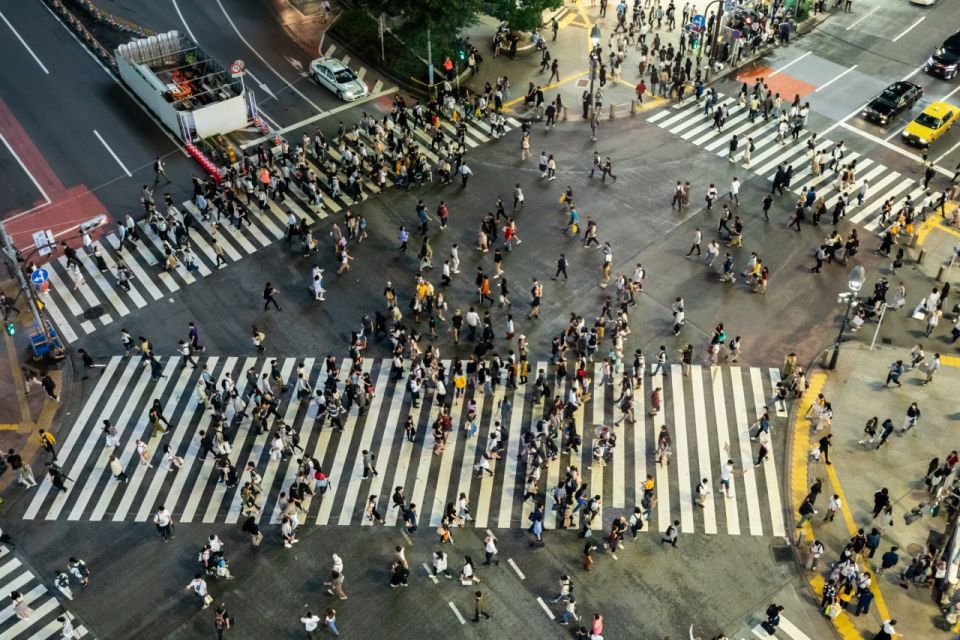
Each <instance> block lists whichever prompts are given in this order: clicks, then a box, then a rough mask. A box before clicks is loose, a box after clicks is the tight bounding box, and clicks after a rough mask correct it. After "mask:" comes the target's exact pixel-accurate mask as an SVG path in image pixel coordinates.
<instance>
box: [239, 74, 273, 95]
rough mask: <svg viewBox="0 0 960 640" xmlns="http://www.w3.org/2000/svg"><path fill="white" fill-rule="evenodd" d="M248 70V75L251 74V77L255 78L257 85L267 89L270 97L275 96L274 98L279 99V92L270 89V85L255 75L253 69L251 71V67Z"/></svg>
mask: <svg viewBox="0 0 960 640" xmlns="http://www.w3.org/2000/svg"><path fill="white" fill-rule="evenodd" d="M246 71H247V75H248V76H250V79H251V80H253V81H254V82H256V83H257V85H259V87H260V88H261V89H263V90H264V91H266V92H267V95H268V96H270V97H271V98H273V99H274V100H276V99H277V94H275V93H274V92H273V91H270V87H268V86H267V85H266V84H264V83H263V82H262V81H261V80H260V78H258V77H257V76H255V75H253V71H250V69H247V70H246Z"/></svg>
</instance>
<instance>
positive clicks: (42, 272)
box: [30, 269, 50, 286]
mask: <svg viewBox="0 0 960 640" xmlns="http://www.w3.org/2000/svg"><path fill="white" fill-rule="evenodd" d="M49 278H50V274H49V273H47V270H46V269H36V270H35V271H34V272H33V273H31V274H30V282H32V283H33V284H35V285H37V286H40V285H41V284H43V283H44V282H46V281H47V280H48V279H49Z"/></svg>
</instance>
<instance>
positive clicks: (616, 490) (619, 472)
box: [610, 373, 637, 509]
mask: <svg viewBox="0 0 960 640" xmlns="http://www.w3.org/2000/svg"><path fill="white" fill-rule="evenodd" d="M614 376H616V373H614ZM614 384H616V382H614ZM629 384H630V385H631V386H632V385H633V381H632V380H631V381H630V383H629ZM614 395H616V394H614ZM634 395H637V394H634ZM633 415H637V413H636V400H634V414H633ZM610 418H611V420H613V422H614V425H613V432H614V434H615V435H616V437H617V442H618V443H619V445H620V446H619V447H618V448H619V451H615V452H614V454H613V496H612V502H611V503H610V506H611V507H614V508H617V509H623V508H625V507H626V506H627V504H626V502H627V500H626V495H625V494H626V488H627V474H626V461H625V460H624V458H626V457H627V456H626V444H627V428H626V424H625V423H626V419H624V421H623V423H621V424H620V425H618V424H616V421H617V404H616V402H614V403H613V408H611V409H610ZM632 427H633V429H632V430H636V428H637V427H636V424H634V425H632Z"/></svg>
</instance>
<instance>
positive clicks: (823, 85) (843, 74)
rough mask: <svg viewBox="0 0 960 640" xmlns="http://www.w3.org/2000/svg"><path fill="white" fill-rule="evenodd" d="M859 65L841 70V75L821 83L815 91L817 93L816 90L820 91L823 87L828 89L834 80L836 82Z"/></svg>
mask: <svg viewBox="0 0 960 640" xmlns="http://www.w3.org/2000/svg"><path fill="white" fill-rule="evenodd" d="M857 66H858V65H853V66H852V67H850V68H849V69H846V70H845V71H843V72H841V73H840V74H839V75H837V76H834V77H833V78H832V79H831V80H827V82H826V84H822V85H820V86H819V87H817V88H816V89H814V93H816V92H818V91H821V90H822V89H826V88H827V87H829V86H830V85H832V84H833V83H834V82H836V81H837V80H839V79H840V78H842V77H843V76H845V75H847V74H848V73H850V72H851V71H853V70H854V69H856V68H857Z"/></svg>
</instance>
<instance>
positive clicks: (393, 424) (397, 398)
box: [301, 360, 406, 526]
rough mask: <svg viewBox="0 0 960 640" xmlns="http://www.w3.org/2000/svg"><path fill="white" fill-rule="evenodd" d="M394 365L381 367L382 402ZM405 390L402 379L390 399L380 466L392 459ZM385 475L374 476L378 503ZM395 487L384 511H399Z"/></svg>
mask: <svg viewBox="0 0 960 640" xmlns="http://www.w3.org/2000/svg"><path fill="white" fill-rule="evenodd" d="M392 365H393V363H392V362H391V361H390V360H384V361H383V362H382V363H381V365H380V367H381V370H380V376H381V377H383V374H384V371H386V373H387V377H386V378H385V383H384V384H383V385H382V386H379V387H377V388H376V390H375V393H376V395H377V397H379V399H380V401H381V402H382V401H383V396H385V395H387V387H388V386H389V385H390V378H389V374H390V370H391V369H392V368H393V366H392ZM405 390H406V387H404V386H403V380H402V379H401V380H400V381H398V382H397V384H396V386H394V388H393V397H392V398H391V399H390V408H389V409H387V423H386V426H385V427H384V430H383V436H382V437H381V438H380V449H379V451H377V461H378V462H379V463H380V464H383V465H384V466H385V465H386V464H387V461H388V460H389V459H390V451H391V450H392V449H393V445H394V442H393V441H394V438H395V437H396V433H397V425H399V424H400V410H401V409H402V408H403V395H404V391H405ZM376 399H377V398H374V400H376ZM377 413H379V407H378V409H377ZM301 440H303V441H304V442H305V441H306V439H305V438H301ZM404 441H406V437H405V436H401V444H400V446H401V447H403V444H402V443H403V442H404ZM400 455H401V456H402V455H403V452H402V451H401V453H400ZM385 475H386V471H384V473H383V475H378V476H374V477H373V480H372V481H371V483H370V494H371V495H375V496H378V501H379V496H380V492H381V491H383V479H384V476H385ZM395 486H397V485H390V486H389V487H388V488H387V491H388V492H390V493H388V494H387V506H386V507H384V510H389V511H397V509H394V508H393V501H392V500H390V495H391V494H392V492H393V487H395ZM382 512H383V511H381V513H382ZM386 519H387V518H386V515H384V520H386ZM361 524H363V525H367V526H369V525H372V524H373V523H372V522H370V521H369V520H368V519H367V518H361ZM390 524H393V521H391V523H390Z"/></svg>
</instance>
